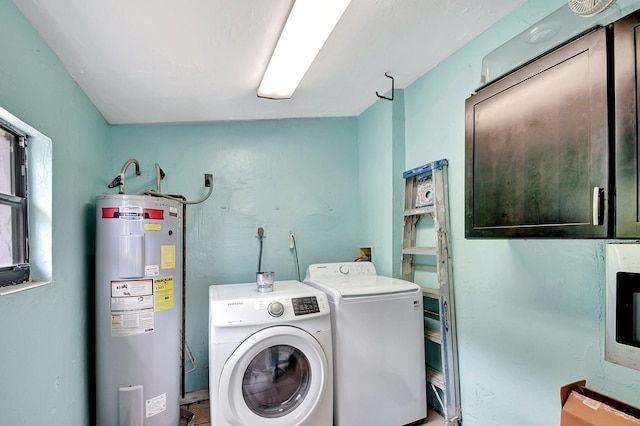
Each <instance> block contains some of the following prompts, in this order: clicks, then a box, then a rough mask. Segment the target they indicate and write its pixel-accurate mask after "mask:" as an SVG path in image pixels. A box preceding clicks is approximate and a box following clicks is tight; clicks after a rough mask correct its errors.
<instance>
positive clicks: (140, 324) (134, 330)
mask: <svg viewBox="0 0 640 426" xmlns="http://www.w3.org/2000/svg"><path fill="white" fill-rule="evenodd" d="M152 331H153V309H144V310H140V311H122V312H113V311H112V312H111V335H112V336H114V337H116V336H134V335H136V334H145V333H151V332H152Z"/></svg>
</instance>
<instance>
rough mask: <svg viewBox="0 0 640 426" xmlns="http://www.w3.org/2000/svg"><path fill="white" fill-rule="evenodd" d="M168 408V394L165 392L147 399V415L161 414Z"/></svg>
mask: <svg viewBox="0 0 640 426" xmlns="http://www.w3.org/2000/svg"><path fill="white" fill-rule="evenodd" d="M166 409H167V394H166V393H163V394H161V395H158V396H156V397H155V398H151V399H147V404H146V412H147V417H151V416H155V415H156V414H160V413H162V412H163V411H165V410H166Z"/></svg>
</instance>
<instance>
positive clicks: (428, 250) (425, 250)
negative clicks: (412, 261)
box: [402, 247, 438, 256]
mask: <svg viewBox="0 0 640 426" xmlns="http://www.w3.org/2000/svg"><path fill="white" fill-rule="evenodd" d="M402 254H417V255H427V256H435V255H436V254H438V249H437V248H436V247H405V248H403V249H402Z"/></svg>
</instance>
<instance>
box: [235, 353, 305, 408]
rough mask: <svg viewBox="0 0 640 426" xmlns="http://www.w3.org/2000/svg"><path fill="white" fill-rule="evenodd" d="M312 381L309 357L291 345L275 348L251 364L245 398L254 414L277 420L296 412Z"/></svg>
mask: <svg viewBox="0 0 640 426" xmlns="http://www.w3.org/2000/svg"><path fill="white" fill-rule="evenodd" d="M310 382H311V368H310V364H309V360H308V359H307V357H306V356H305V355H304V354H303V353H302V352H301V351H300V350H298V349H297V348H295V347H293V346H289V345H277V346H271V347H269V348H267V349H264V350H263V351H261V352H260V353H258V354H257V355H256V356H255V358H253V360H251V362H250V363H249V366H248V367H247V369H246V371H245V373H244V377H243V379H242V396H243V397H244V400H245V402H246V404H247V406H248V407H249V409H250V410H251V411H253V412H254V413H255V414H257V415H258V416H261V417H267V418H275V417H281V416H284V415H286V414H287V413H289V412H291V411H292V410H294V409H295V408H296V407H297V406H298V405H300V403H302V401H303V400H304V398H305V397H306V395H307V393H308V392H309V384H310Z"/></svg>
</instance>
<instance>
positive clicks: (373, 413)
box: [305, 262, 427, 426]
mask: <svg viewBox="0 0 640 426" xmlns="http://www.w3.org/2000/svg"><path fill="white" fill-rule="evenodd" d="M305 283H306V284H308V285H310V286H313V287H315V288H317V289H320V290H322V291H323V292H325V293H326V294H327V296H328V297H329V303H330V305H331V320H332V331H333V338H334V340H333V351H334V355H333V362H334V424H335V425H339V426H353V425H394V426H399V425H406V424H414V423H415V424H420V423H422V421H423V420H424V419H426V417H427V395H426V374H425V370H426V367H425V350H424V317H423V315H424V314H423V309H422V291H421V289H420V287H419V286H418V285H416V284H414V283H411V282H408V281H403V280H399V279H394V278H389V277H383V276H379V275H377V274H376V270H375V267H374V266H373V264H372V263H370V262H351V263H325V264H316V265H311V266H309V268H308V269H307V276H306V278H305Z"/></svg>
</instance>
